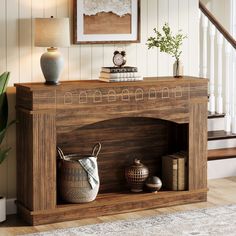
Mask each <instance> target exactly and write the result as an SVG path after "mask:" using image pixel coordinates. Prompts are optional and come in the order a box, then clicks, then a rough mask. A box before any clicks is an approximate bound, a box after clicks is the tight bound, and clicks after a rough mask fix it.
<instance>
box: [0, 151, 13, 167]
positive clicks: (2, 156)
mask: <svg viewBox="0 0 236 236" xmlns="http://www.w3.org/2000/svg"><path fill="white" fill-rule="evenodd" d="M10 150H11V148H10V147H9V148H4V149H0V165H1V164H2V162H3V161H4V160H5V159H6V157H7V156H8V153H9V151H10Z"/></svg>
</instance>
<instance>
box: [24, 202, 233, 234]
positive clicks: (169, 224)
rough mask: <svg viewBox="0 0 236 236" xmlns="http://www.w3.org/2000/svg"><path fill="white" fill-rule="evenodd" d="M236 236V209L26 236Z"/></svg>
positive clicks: (189, 212) (225, 208) (186, 212)
mask: <svg viewBox="0 0 236 236" xmlns="http://www.w3.org/2000/svg"><path fill="white" fill-rule="evenodd" d="M77 235H78V236H88V235H89V236H108V235H109V236H110V235H111V236H131V235H132V236H136V235H137V236H144V235H145V236H173V235H175V236H185V235H190V236H207V235H212V236H235V235H236V205H227V206H221V207H214V208H206V209H198V210H193V211H184V212H178V213H174V214H161V215H157V216H152V217H145V218H139V219H135V220H121V221H115V222H111V223H101V224H94V225H86V226H80V227H75V228H67V229H60V230H54V231H48V232H41V233H34V234H27V236H77Z"/></svg>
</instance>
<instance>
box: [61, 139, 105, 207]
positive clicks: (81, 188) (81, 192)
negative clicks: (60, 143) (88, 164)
mask: <svg viewBox="0 0 236 236" xmlns="http://www.w3.org/2000/svg"><path fill="white" fill-rule="evenodd" d="M100 150H101V144H100V143H97V144H96V145H95V146H94V148H93V151H92V154H91V155H90V156H88V157H91V156H92V157H95V158H97V156H98V154H99V152H100ZM57 151H58V153H59V157H60V159H59V163H58V164H59V165H58V172H59V184H58V188H59V192H60V196H61V198H62V200H64V201H66V202H70V203H85V202H91V201H93V200H94V199H95V198H96V196H97V194H98V190H99V183H98V184H97V185H96V186H95V187H94V188H93V189H92V188H91V186H90V184H89V182H88V173H87V172H86V171H85V170H84V168H83V167H82V166H81V164H80V163H79V162H78V160H79V159H82V158H86V157H84V156H83V157H81V156H80V155H79V154H69V155H64V154H63V152H62V150H61V149H60V148H57Z"/></svg>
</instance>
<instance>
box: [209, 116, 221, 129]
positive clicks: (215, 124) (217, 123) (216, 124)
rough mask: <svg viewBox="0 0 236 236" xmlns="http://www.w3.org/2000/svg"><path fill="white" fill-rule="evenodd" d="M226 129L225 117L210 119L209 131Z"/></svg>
mask: <svg viewBox="0 0 236 236" xmlns="http://www.w3.org/2000/svg"><path fill="white" fill-rule="evenodd" d="M224 129H225V119H224V118H216V119H208V131H216V130H224Z"/></svg>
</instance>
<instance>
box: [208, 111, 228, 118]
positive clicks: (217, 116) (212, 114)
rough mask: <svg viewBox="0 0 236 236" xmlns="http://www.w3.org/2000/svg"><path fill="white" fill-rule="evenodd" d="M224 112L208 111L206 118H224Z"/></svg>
mask: <svg viewBox="0 0 236 236" xmlns="http://www.w3.org/2000/svg"><path fill="white" fill-rule="evenodd" d="M224 117H225V113H222V114H219V113H211V112H209V111H208V119H215V118H224Z"/></svg>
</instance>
